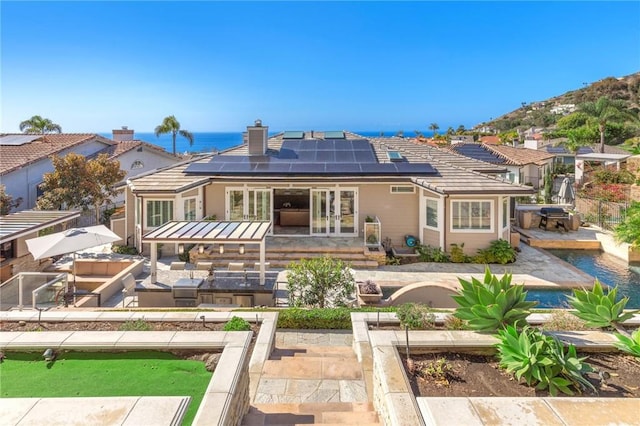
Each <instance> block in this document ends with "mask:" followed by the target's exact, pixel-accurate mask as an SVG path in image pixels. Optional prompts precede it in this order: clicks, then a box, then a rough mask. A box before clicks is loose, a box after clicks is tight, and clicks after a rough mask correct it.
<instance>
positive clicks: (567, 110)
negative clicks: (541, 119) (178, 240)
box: [549, 104, 576, 115]
mask: <svg viewBox="0 0 640 426" xmlns="http://www.w3.org/2000/svg"><path fill="white" fill-rule="evenodd" d="M575 110H576V105H575V104H560V105H556V106H554V107H552V108H551V109H550V110H549V112H550V113H551V114H557V115H569V114H571V113H572V112H574V111H575Z"/></svg>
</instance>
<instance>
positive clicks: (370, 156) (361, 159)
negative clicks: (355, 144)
mask: <svg viewBox="0 0 640 426" xmlns="http://www.w3.org/2000/svg"><path fill="white" fill-rule="evenodd" d="M353 155H354V156H355V157H356V161H357V162H358V163H375V164H377V161H376V156H375V154H374V153H373V151H353Z"/></svg>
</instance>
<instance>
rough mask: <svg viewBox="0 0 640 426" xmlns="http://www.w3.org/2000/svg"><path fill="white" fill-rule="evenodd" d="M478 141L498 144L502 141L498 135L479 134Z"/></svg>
mask: <svg viewBox="0 0 640 426" xmlns="http://www.w3.org/2000/svg"><path fill="white" fill-rule="evenodd" d="M478 141H479V142H480V143H482V144H486V145H500V144H501V143H502V142H500V137H499V136H480V139H479V140H478ZM472 142H473V141H472Z"/></svg>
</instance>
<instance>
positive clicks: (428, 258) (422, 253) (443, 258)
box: [416, 245, 449, 263]
mask: <svg viewBox="0 0 640 426" xmlns="http://www.w3.org/2000/svg"><path fill="white" fill-rule="evenodd" d="M416 251H417V252H418V260H420V262H436V263H447V262H449V255H448V254H447V253H445V252H444V251H442V249H441V248H440V247H431V246H429V245H419V246H417V247H416Z"/></svg>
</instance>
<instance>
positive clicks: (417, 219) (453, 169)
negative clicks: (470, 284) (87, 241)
mask: <svg viewBox="0 0 640 426" xmlns="http://www.w3.org/2000/svg"><path fill="white" fill-rule="evenodd" d="M267 134H268V127H266V126H263V125H262V123H261V122H260V121H257V122H256V123H255V125H254V126H249V127H248V128H247V142H246V143H244V144H242V145H239V146H236V147H233V148H230V149H227V150H225V151H222V152H220V153H217V154H210V155H206V156H203V157H199V158H195V159H192V160H187V161H184V162H182V163H179V164H176V165H173V166H170V167H167V168H165V169H163V170H158V171H155V172H151V173H147V174H145V175H142V176H138V177H133V178H130V179H129V180H128V188H127V194H126V212H125V215H124V219H123V220H124V222H125V223H124V225H123V226H122V227H121V229H122V230H121V231H118V232H122V235H121V236H122V237H123V240H126V241H128V242H130V243H131V244H135V245H136V246H137V247H138V249H141V250H143V251H148V247H144V246H142V244H141V240H142V235H146V234H147V233H148V232H149V231H150V230H153V229H155V228H157V227H159V226H161V225H162V224H164V223H166V222H168V221H171V220H190V219H196V220H199V219H202V218H204V217H211V216H215V217H216V218H217V219H218V220H229V221H271V222H272V224H273V226H272V227H271V228H270V230H269V235H275V236H284V237H291V238H324V239H326V238H333V237H354V238H355V237H358V238H360V237H362V233H363V228H364V222H365V218H366V217H367V216H370V217H372V218H373V217H375V218H377V219H378V220H379V223H380V226H381V229H382V231H381V236H382V237H383V238H388V239H390V241H391V242H392V243H393V244H394V245H395V246H397V247H399V246H402V244H403V242H404V241H405V236H407V235H413V236H417V237H418V238H419V239H420V240H421V241H422V242H423V243H424V244H429V245H432V246H437V247H442V248H444V249H448V248H449V247H450V245H451V244H454V243H456V244H462V243H465V249H468V250H471V252H473V251H474V250H475V249H477V248H481V247H486V246H488V244H489V242H490V241H492V240H496V239H499V238H504V239H506V240H509V237H510V221H509V216H510V213H509V205H510V204H509V201H510V198H511V197H516V196H523V195H525V196H526V195H529V194H531V193H532V192H533V190H532V189H531V188H530V187H527V186H523V185H516V184H512V183H510V182H508V181H505V180H504V179H501V178H498V177H495V176H492V175H491V174H492V173H493V174H495V173H504V172H505V171H506V169H505V168H504V167H503V166H501V165H495V164H489V163H486V162H481V161H477V160H474V159H470V158H466V157H464V156H461V155H457V154H455V153H452V152H450V151H447V150H444V149H440V148H437V147H430V146H427V145H422V144H417V143H414V142H413V141H412V140H409V139H404V138H399V137H388V138H384V137H381V138H370V139H367V138H365V137H362V136H360V135H357V134H353V133H349V132H346V131H324V132H318V131H315V132H305V131H287V132H283V133H279V134H277V135H275V136H272V137H270V138H268V137H267ZM484 171H486V173H485V172H484ZM292 241H293V240H292ZM167 249H169V250H174V251H175V250H176V249H177V247H166V245H165V247H164V248H163V250H167Z"/></svg>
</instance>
